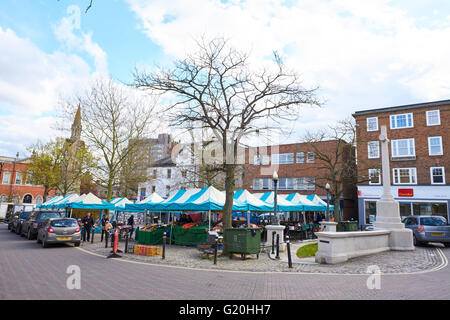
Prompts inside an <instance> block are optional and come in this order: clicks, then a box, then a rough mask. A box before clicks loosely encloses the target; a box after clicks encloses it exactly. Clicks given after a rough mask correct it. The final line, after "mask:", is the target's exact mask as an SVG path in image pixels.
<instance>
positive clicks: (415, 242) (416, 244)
mask: <svg viewBox="0 0 450 320" xmlns="http://www.w3.org/2000/svg"><path fill="white" fill-rule="evenodd" d="M413 241H414V246H415V247H417V246H418V245H420V244H422V243H421V242H420V241H417V238H416V236H415V235H413Z"/></svg>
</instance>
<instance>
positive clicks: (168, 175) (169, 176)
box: [167, 169, 172, 179]
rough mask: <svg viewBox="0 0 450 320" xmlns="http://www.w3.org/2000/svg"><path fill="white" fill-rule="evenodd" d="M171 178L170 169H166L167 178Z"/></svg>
mask: <svg viewBox="0 0 450 320" xmlns="http://www.w3.org/2000/svg"><path fill="white" fill-rule="evenodd" d="M170 178H172V169H167V179H170Z"/></svg>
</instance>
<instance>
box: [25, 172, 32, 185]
mask: <svg viewBox="0 0 450 320" xmlns="http://www.w3.org/2000/svg"><path fill="white" fill-rule="evenodd" d="M25 184H29V185H32V184H33V176H32V175H31V173H27V175H26V176H25Z"/></svg>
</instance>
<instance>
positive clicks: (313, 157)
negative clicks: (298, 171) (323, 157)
mask: <svg viewBox="0 0 450 320" xmlns="http://www.w3.org/2000/svg"><path fill="white" fill-rule="evenodd" d="M315 160H316V155H315V154H314V152H308V153H307V154H306V163H314V162H315Z"/></svg>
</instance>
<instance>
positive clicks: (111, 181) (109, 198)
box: [106, 177, 113, 202]
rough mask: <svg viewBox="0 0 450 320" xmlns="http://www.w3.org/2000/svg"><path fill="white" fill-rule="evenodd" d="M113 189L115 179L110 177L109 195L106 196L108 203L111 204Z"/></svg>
mask: <svg viewBox="0 0 450 320" xmlns="http://www.w3.org/2000/svg"><path fill="white" fill-rule="evenodd" d="M112 187H113V179H112V178H111V177H110V178H109V179H108V193H107V196H106V202H111V198H112Z"/></svg>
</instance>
